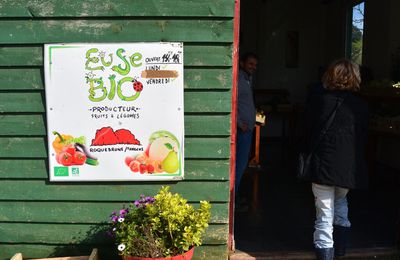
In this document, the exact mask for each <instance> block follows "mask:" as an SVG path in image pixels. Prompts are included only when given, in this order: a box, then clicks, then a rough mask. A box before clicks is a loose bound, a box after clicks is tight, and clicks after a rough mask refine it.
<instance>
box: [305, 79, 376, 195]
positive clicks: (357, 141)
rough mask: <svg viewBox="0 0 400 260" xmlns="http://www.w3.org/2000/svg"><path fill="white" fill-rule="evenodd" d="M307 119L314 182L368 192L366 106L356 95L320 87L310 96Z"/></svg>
mask: <svg viewBox="0 0 400 260" xmlns="http://www.w3.org/2000/svg"><path fill="white" fill-rule="evenodd" d="M343 98H344V101H343V103H342V104H341V106H340V107H339V108H338V110H337V112H336V116H335V118H334V120H333V122H332V124H331V126H330V128H329V129H328V131H327V132H326V134H325V135H324V136H323V137H322V139H321V140H320V141H319V142H318V136H319V135H320V133H321V131H322V128H323V127H324V125H325V124H326V122H327V120H328V118H329V116H330V115H331V114H332V112H333V110H334V109H335V107H336V105H337V102H338V100H339V99H343ZM305 115H306V122H305V123H306V142H305V147H304V150H305V151H308V152H310V151H311V150H312V147H315V149H314V152H313V153H312V154H313V156H312V158H311V163H310V171H311V181H312V182H315V183H318V184H325V185H331V186H338V187H344V188H349V189H363V188H366V187H367V183H368V172H367V163H366V158H365V155H366V142H367V134H368V117H369V112H368V106H367V104H366V102H365V101H363V100H362V99H361V98H360V97H358V96H357V95H356V94H354V93H351V92H348V91H330V90H325V89H324V88H323V87H322V86H319V87H316V88H314V89H313V90H312V91H310V93H309V96H308V100H307V104H306V113H305ZM315 144H316V146H315Z"/></svg>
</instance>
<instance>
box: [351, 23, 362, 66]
mask: <svg viewBox="0 0 400 260" xmlns="http://www.w3.org/2000/svg"><path fill="white" fill-rule="evenodd" d="M351 38H352V39H351V60H352V61H353V62H355V63H357V64H361V62H362V44H363V35H362V31H361V30H360V29H359V28H357V27H356V26H354V25H353V27H352V34H351Z"/></svg>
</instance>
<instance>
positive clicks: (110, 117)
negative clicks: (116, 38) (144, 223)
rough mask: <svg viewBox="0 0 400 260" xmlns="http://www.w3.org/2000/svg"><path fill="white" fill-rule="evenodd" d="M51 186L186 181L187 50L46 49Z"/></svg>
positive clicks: (145, 46) (166, 46)
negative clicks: (184, 95) (185, 73)
mask: <svg viewBox="0 0 400 260" xmlns="http://www.w3.org/2000/svg"><path fill="white" fill-rule="evenodd" d="M44 56H45V57H44V58H45V81H46V110H47V129H48V130H47V131H48V133H47V134H48V144H49V166H50V180H51V181H131V180H132V181H153V180H181V179H183V177H184V122H183V118H184V115H183V44H182V43H113V44H97V43H90V44H46V45H45V55H44Z"/></svg>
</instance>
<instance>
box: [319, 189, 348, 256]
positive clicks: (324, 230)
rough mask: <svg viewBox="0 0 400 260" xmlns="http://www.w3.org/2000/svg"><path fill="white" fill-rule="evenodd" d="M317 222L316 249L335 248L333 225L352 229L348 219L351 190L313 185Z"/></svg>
mask: <svg viewBox="0 0 400 260" xmlns="http://www.w3.org/2000/svg"><path fill="white" fill-rule="evenodd" d="M312 191H313V193H314V198H315V209H316V220H315V225H314V228H315V231H314V246H315V248H332V247H333V236H332V233H333V225H338V226H343V227H350V225H351V224H350V221H349V219H348V207H347V197H346V195H347V193H348V192H349V189H345V188H340V187H335V186H327V185H320V184H316V183H313V184H312Z"/></svg>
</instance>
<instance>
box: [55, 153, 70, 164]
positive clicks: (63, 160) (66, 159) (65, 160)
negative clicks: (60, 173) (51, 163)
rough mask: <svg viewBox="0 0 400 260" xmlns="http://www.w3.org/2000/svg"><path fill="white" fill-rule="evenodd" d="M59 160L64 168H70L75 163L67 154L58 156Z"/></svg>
mask: <svg viewBox="0 0 400 260" xmlns="http://www.w3.org/2000/svg"><path fill="white" fill-rule="evenodd" d="M58 160H59V161H60V163H61V164H62V165H64V166H70V165H72V162H73V157H72V155H71V154H70V153H67V152H61V153H60V154H59V155H58Z"/></svg>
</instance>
